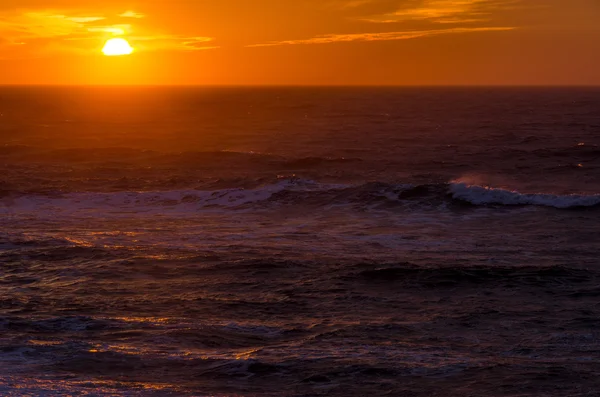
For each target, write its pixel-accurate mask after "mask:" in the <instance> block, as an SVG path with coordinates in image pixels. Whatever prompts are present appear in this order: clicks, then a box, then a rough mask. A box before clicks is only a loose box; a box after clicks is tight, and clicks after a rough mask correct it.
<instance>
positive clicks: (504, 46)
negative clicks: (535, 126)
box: [0, 0, 600, 85]
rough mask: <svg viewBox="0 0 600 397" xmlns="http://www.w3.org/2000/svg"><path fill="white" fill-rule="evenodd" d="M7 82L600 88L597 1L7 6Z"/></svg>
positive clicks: (1, 9)
mask: <svg viewBox="0 0 600 397" xmlns="http://www.w3.org/2000/svg"><path fill="white" fill-rule="evenodd" d="M112 37H124V38H126V39H127V40H129V42H130V43H131V44H132V46H133V47H134V48H135V49H136V52H135V53H134V54H133V55H131V56H126V57H104V56H103V55H102V53H101V49H102V47H103V45H104V42H105V41H106V40H107V39H109V38H112ZM0 84H230V85H255V84H285V85H296V84H300V85H356V84H366V85H438V84H441V85H457V84H458V85H463V84H469V85H470V84H475V85H486V84H510V85H530V84H544V85H548V84H550V85H556V84H559V85H570V84H577V85H580V84H583V85H590V84H594V85H600V0H169V1H166V0H164V1H163V0H129V1H128V0H125V1H123V0H103V1H91V0H2V1H1V3H0Z"/></svg>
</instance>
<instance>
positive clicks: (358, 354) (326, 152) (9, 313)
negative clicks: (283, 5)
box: [0, 87, 600, 396]
mask: <svg viewBox="0 0 600 397" xmlns="http://www.w3.org/2000/svg"><path fill="white" fill-rule="evenodd" d="M598 145H600V90H595V89H582V88H580V89H567V88H562V89H543V88H537V89H524V88H489V89H488V88H477V89H467V88H445V89H441V88H440V89H434V88H423V89H418V88H411V89H391V88H389V89H384V88H381V89H375V88H361V89H359V88H335V89H334V88H252V89H251V88H220V89H199V88H193V89H190V88H52V87H46V88H42V87H32V88H14V87H13V88H11V87H4V88H0V394H1V395H3V396H4V395H6V396H22V395H36V396H37V395H48V396H62V395H119V396H137V395H148V396H232V395H237V396H317V395H335V396H337V395H339V396H364V395H374V396H379V395H389V396H401V395H406V396H433V395H439V396H466V395H470V396H529V395H539V396H592V395H595V394H594V393H596V392H597V390H598V388H599V387H600V382H599V381H598V379H599V377H598V375H599V374H600V364H598V360H597V357H598V354H599V353H600V333H599V332H598V326H599V325H600V320H599V319H600V306H599V302H600V287H599V281H600V263H599V262H598V256H599V254H600V241H599V240H598V235H599V232H600V223H599V221H600V147H599V146H598Z"/></svg>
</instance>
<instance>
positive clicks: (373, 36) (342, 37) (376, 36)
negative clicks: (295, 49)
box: [248, 27, 515, 47]
mask: <svg viewBox="0 0 600 397" xmlns="http://www.w3.org/2000/svg"><path fill="white" fill-rule="evenodd" d="M514 29H515V28H514V27H478V28H451V29H436V30H415V31H405V32H384V33H352V34H330V35H323V36H317V37H313V38H310V39H302V40H284V41H274V42H270V43H264V44H252V45H249V46H248V47H273V46H281V45H299V44H330V43H344V42H355V41H391V40H408V39H416V38H419V37H427V36H439V35H443V34H457V33H474V32H502V31H509V30H514Z"/></svg>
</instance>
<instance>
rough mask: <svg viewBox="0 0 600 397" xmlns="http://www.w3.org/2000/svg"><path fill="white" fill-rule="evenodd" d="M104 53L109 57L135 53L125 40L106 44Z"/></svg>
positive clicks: (109, 41)
mask: <svg viewBox="0 0 600 397" xmlns="http://www.w3.org/2000/svg"><path fill="white" fill-rule="evenodd" d="M102 52H103V53H104V55H106V56H109V57H113V56H119V55H129V54H131V53H132V52H133V47H131V45H129V43H128V42H127V40H125V39H110V40H108V41H107V42H106V44H104V48H102Z"/></svg>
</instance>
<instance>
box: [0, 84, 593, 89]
mask: <svg viewBox="0 0 600 397" xmlns="http://www.w3.org/2000/svg"><path fill="white" fill-rule="evenodd" d="M0 87H124V88H127V87H131V88H136V87H138V88H139V87H148V88H155V87H156V88H160V87H164V88H169V87H173V88H600V83H597V84H96V83H94V84H62V83H42V84H38V83H35V84H10V83H8V84H5V83H0Z"/></svg>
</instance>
